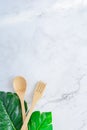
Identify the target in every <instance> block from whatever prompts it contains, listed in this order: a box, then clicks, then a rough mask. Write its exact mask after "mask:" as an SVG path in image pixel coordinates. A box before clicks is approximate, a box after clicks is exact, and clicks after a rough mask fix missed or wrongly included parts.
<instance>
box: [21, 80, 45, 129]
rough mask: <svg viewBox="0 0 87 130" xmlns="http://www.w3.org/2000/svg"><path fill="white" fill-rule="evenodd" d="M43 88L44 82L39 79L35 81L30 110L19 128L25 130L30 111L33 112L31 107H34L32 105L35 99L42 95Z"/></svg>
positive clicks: (35, 101) (34, 103)
mask: <svg viewBox="0 0 87 130" xmlns="http://www.w3.org/2000/svg"><path fill="white" fill-rule="evenodd" d="M45 88H46V84H45V83H43V82H42V81H39V82H38V83H37V85H36V89H35V91H34V95H33V100H32V105H31V108H30V110H29V113H28V115H27V117H26V119H25V121H24V123H23V125H22V128H21V130H25V129H26V127H27V124H28V121H29V119H30V116H31V114H32V112H33V109H34V107H35V105H36V103H37V101H38V100H39V99H40V98H41V97H42V95H43V92H44V90H45Z"/></svg>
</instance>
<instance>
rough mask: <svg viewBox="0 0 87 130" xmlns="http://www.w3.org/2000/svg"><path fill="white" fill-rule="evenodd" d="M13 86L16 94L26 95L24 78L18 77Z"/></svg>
mask: <svg viewBox="0 0 87 130" xmlns="http://www.w3.org/2000/svg"><path fill="white" fill-rule="evenodd" d="M13 86H14V90H15V92H16V93H17V94H18V93H22V94H23V93H25V91H26V80H25V79H24V78H23V77H22V76H17V77H15V78H14V81H13Z"/></svg>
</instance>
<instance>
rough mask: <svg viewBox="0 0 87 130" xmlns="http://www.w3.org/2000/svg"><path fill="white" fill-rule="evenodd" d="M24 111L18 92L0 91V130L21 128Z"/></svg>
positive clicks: (17, 129)
mask: <svg viewBox="0 0 87 130" xmlns="http://www.w3.org/2000/svg"><path fill="white" fill-rule="evenodd" d="M21 126H22V112H21V105H20V100H19V98H18V96H17V95H16V94H12V93H10V92H8V93H5V92H0V130H20V128H21Z"/></svg>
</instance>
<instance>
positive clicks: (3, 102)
mask: <svg viewBox="0 0 87 130" xmlns="http://www.w3.org/2000/svg"><path fill="white" fill-rule="evenodd" d="M25 109H26V110H27V103H26V102H25ZM51 123H52V114H51V112H43V113H42V114H40V112H39V111H36V112H34V113H33V114H32V116H31V118H30V121H29V123H28V129H29V130H52V124H51ZM22 124H23V121H22V111H21V104H20V100H19V98H18V96H17V95H16V94H13V93H11V92H7V93H6V92H0V130H20V129H21V126H22Z"/></svg>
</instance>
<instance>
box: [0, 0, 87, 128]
mask: <svg viewBox="0 0 87 130" xmlns="http://www.w3.org/2000/svg"><path fill="white" fill-rule="evenodd" d="M16 75H22V76H25V78H26V79H27V84H28V88H27V93H26V100H27V101H28V103H29V104H30V103H31V99H32V93H33V89H34V88H35V84H36V82H37V81H38V80H43V81H44V82H46V83H47V88H46V91H45V94H44V96H43V98H42V99H41V100H40V101H39V103H38V105H37V106H36V110H41V111H52V113H53V126H54V130H87V0H0V90H3V91H13V88H12V79H13V78H14V77H15V76H16Z"/></svg>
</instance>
